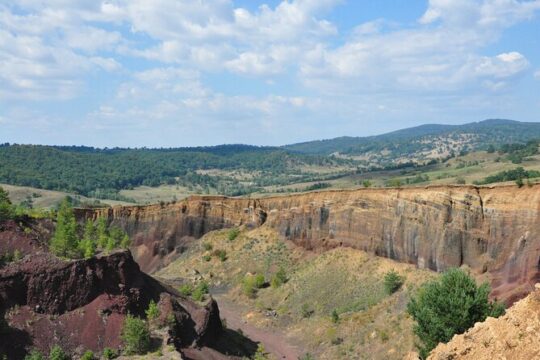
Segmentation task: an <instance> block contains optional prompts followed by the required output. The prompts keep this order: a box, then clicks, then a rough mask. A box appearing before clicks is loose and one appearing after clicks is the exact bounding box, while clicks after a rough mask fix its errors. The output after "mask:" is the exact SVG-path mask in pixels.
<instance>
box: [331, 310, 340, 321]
mask: <svg viewBox="0 0 540 360" xmlns="http://www.w3.org/2000/svg"><path fill="white" fill-rule="evenodd" d="M332 322H333V323H334V324H337V323H338V322H339V314H338V312H337V310H336V309H334V310H332Z"/></svg>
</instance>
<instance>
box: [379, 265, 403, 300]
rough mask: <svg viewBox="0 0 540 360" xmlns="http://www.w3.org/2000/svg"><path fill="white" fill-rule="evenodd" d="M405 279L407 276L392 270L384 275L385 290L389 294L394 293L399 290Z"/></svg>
mask: <svg viewBox="0 0 540 360" xmlns="http://www.w3.org/2000/svg"><path fill="white" fill-rule="evenodd" d="M404 281H405V278H404V277H403V276H400V275H399V274H398V273H397V272H395V271H394V270H391V271H389V272H387V273H386V274H385V275H384V290H385V291H386V293H387V294H388V295H390V294H393V293H395V292H396V291H398V290H399V288H400V287H401V285H403V282H404Z"/></svg>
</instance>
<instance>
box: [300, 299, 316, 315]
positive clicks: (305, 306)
mask: <svg viewBox="0 0 540 360" xmlns="http://www.w3.org/2000/svg"><path fill="white" fill-rule="evenodd" d="M313 313H315V311H313V310H312V309H311V307H310V306H309V305H308V304H306V303H304V304H302V307H301V308H300V315H302V317H303V318H308V317H311V315H313Z"/></svg>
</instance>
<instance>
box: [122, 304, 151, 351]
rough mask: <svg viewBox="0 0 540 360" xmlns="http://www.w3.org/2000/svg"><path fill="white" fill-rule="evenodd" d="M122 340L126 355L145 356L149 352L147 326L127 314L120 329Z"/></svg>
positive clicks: (142, 321) (140, 320)
mask: <svg viewBox="0 0 540 360" xmlns="http://www.w3.org/2000/svg"><path fill="white" fill-rule="evenodd" d="M122 340H123V341H124V352H125V353H126V355H135V354H145V353H147V352H148V351H149V350H150V331H149V330H148V324H147V323H146V322H145V321H144V320H142V319H139V318H137V317H133V316H132V315H130V314H128V316H126V319H125V320H124V327H123V328H122Z"/></svg>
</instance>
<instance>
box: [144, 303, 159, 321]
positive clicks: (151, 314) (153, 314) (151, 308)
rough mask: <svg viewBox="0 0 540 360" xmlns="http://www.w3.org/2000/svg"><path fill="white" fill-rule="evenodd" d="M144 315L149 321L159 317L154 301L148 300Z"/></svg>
mask: <svg viewBox="0 0 540 360" xmlns="http://www.w3.org/2000/svg"><path fill="white" fill-rule="evenodd" d="M145 313H146V317H147V318H148V319H150V320H154V319H157V318H158V317H159V309H158V307H157V304H156V302H155V301H154V300H150V303H149V304H148V309H146V311H145Z"/></svg>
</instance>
